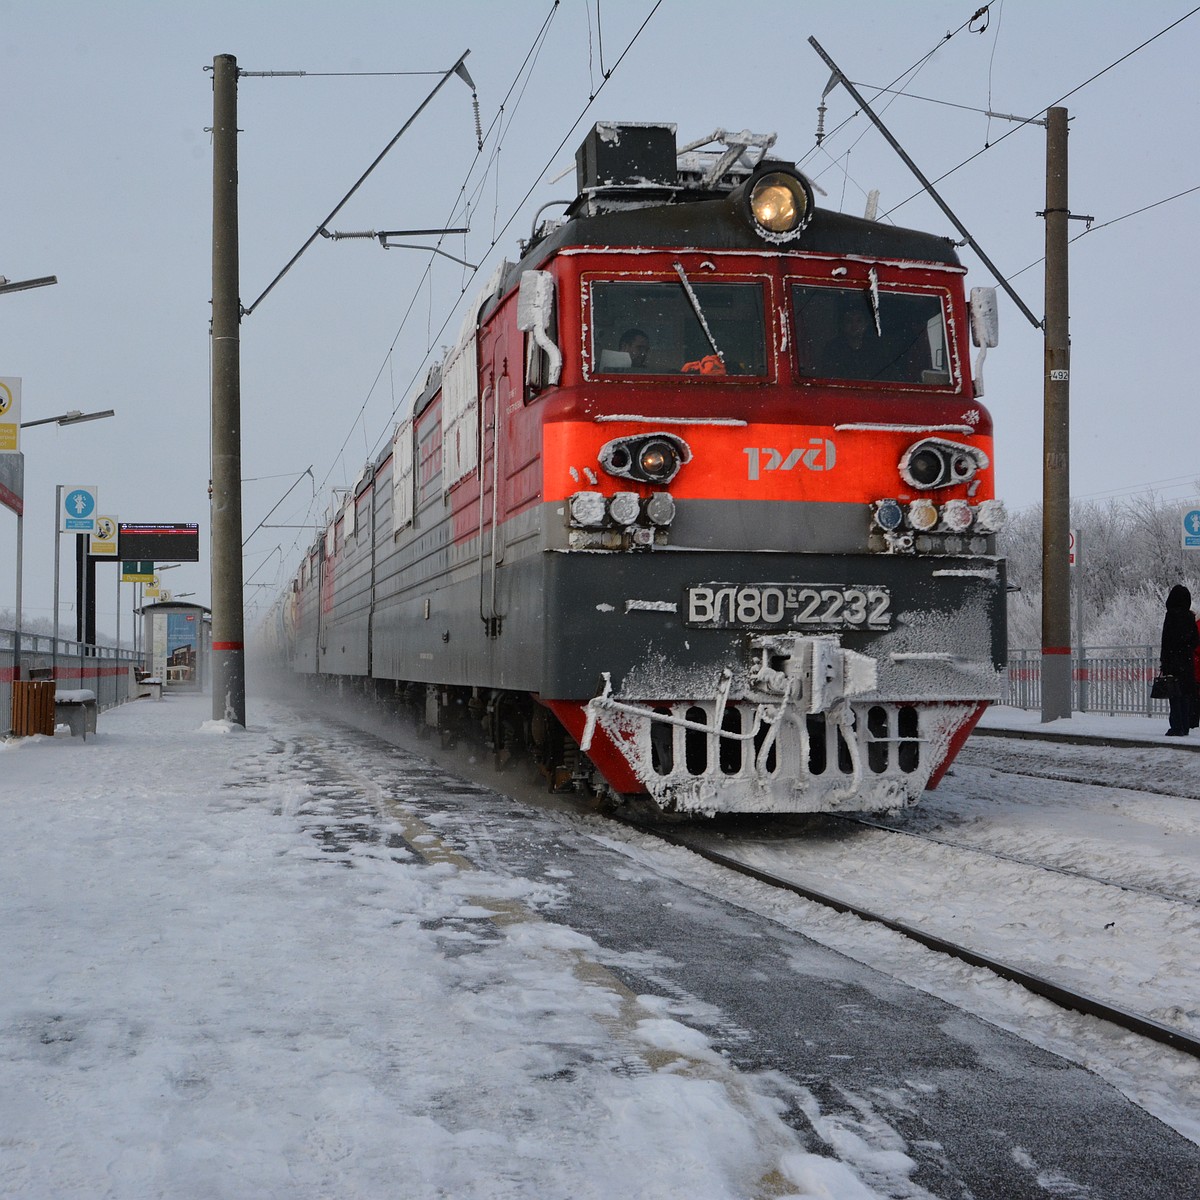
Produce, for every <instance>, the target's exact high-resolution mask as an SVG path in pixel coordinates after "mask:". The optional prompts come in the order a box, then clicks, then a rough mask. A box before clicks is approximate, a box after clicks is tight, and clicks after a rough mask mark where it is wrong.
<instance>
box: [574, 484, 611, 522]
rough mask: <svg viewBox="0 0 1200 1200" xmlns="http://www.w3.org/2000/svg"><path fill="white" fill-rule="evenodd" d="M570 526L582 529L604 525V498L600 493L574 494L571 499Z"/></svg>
mask: <svg viewBox="0 0 1200 1200" xmlns="http://www.w3.org/2000/svg"><path fill="white" fill-rule="evenodd" d="M571 524H572V525H579V526H582V527H583V528H585V529H586V528H588V527H589V526H593V527H594V526H598V525H603V524H604V497H603V495H601V493H600V492H576V493H575V494H574V495H573V496H572V497H571Z"/></svg>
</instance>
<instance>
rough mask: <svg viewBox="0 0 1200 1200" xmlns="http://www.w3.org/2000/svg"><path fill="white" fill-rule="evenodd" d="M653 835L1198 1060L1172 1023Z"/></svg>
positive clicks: (1199, 1049) (1197, 1051) (715, 853)
mask: <svg viewBox="0 0 1200 1200" xmlns="http://www.w3.org/2000/svg"><path fill="white" fill-rule="evenodd" d="M643 828H644V827H643ZM654 833H655V834H656V835H657V836H658V837H660V838H662V839H663V840H664V841H666V842H669V843H670V844H671V845H673V846H679V847H681V848H683V849H685V850H690V851H691V852H692V853H693V854H698V855H700V857H701V858H704V859H707V860H708V861H709V862H712V863H716V864H717V865H718V866H722V867H727V868H729V869H730V870H732V871H737V872H738V873H739V874H742V875H747V876H749V877H750V878H751V879H757V880H758V881H759V882H760V883H765V884H768V885H769V886H771V887H776V888H780V889H782V890H784V891H788V892H792V893H794V894H795V895H797V896H800V897H802V898H803V899H805V900H812V901H813V902H814V903H817V904H821V905H824V906H825V907H826V908H832V909H834V910H835V911H837V912H841V913H848V914H849V915H851V916H855V917H858V918H860V919H861V920H864V921H870V922H872V923H873V924H876V925H882V926H884V927H885V928H886V929H891V930H893V931H894V932H895V933H899V934H902V935H903V936H904V937H906V938H910V939H911V940H913V941H914V942H918V943H920V944H921V945H922V946H925V947H926V948H927V949H930V950H935V951H937V952H938V953H939V954H946V955H949V956H950V957H952V958H957V959H958V960H960V961H961V962H965V963H967V964H969V965H970V966H973V967H982V968H984V969H985V970H988V971H991V972H992V973H993V974H995V975H999V976H1000V978H1001V979H1007V980H1009V981H1010V982H1011V983H1016V984H1019V985H1020V986H1021V987H1023V988H1025V989H1026V991H1029V992H1031V993H1033V994H1034V995H1035V996H1041V997H1042V998H1043V999H1045V1000H1049V1001H1050V1002H1051V1003H1053V1004H1057V1005H1058V1006H1059V1007H1060V1008H1065V1009H1069V1010H1070V1011H1072V1012H1078V1013H1082V1014H1084V1015H1085V1016H1090V1017H1099V1018H1100V1019H1101V1020H1102V1021H1109V1022H1111V1023H1112V1024H1114V1025H1116V1026H1118V1027H1119V1028H1121V1029H1125V1030H1128V1031H1129V1032H1130V1033H1136V1034H1139V1035H1140V1036H1142V1037H1146V1038H1150V1039H1151V1040H1152V1041H1155V1042H1159V1043H1161V1044H1163V1045H1165V1046H1170V1047H1171V1048H1172V1049H1174V1050H1179V1051H1182V1052H1183V1053H1184V1054H1190V1055H1191V1056H1192V1057H1193V1058H1200V1038H1196V1037H1192V1036H1191V1035H1190V1034H1188V1033H1185V1032H1184V1031H1183V1030H1181V1029H1175V1028H1172V1027H1171V1026H1170V1025H1164V1024H1162V1023H1161V1022H1160V1021H1155V1020H1154V1019H1153V1018H1151V1017H1145V1016H1141V1015H1139V1014H1138V1013H1133V1012H1130V1011H1129V1010H1128V1009H1124V1008H1119V1007H1117V1006H1116V1005H1114V1004H1108V1003H1106V1002H1105V1001H1103V1000H1100V999H1098V998H1096V997H1095V996H1089V995H1086V994H1085V993H1083V992H1073V991H1071V989H1070V988H1066V987H1063V986H1061V985H1060V984H1057V983H1052V982H1051V981H1050V980H1048V979H1043V978H1042V977H1041V976H1039V975H1034V974H1031V973H1030V972H1029V971H1025V970H1022V969H1021V968H1020V967H1014V966H1013V965H1012V964H1010V963H1006V962H1002V961H1001V960H999V959H996V958H991V957H989V956H988V955H986V954H980V953H978V952H977V951H975V950H968V949H967V948H966V947H965V946H959V945H957V944H956V943H954V942H949V941H947V940H946V939H945V938H941V937H938V936H937V935H936V934H931V933H926V932H924V931H923V930H921V929H917V928H916V927H915V926H912V925H906V924H905V923H904V922H903V921H896V920H893V919H892V918H891V917H885V916H882V915H881V914H879V913H876V912H872V911H871V910H870V909H867V908H863V907H861V906H860V905H857V904H852V903H851V902H850V901H848V900H839V899H838V898H837V897H836V896H828V895H826V894H825V893H823V892H818V891H816V890H815V889H813V888H809V887H806V886H805V885H804V884H800V883H795V882H793V881H792V880H789V879H781V878H780V877H778V876H776V875H772V874H771V873H770V872H769V871H762V870H760V869H759V868H757V867H752V866H750V865H749V864H748V863H744V862H739V861H738V860H737V859H736V858H731V857H730V856H729V855H728V854H723V853H721V851H719V850H710V849H708V848H707V847H705V846H697V845H693V844H692V843H690V842H689V841H688V839H687V838H686V837H683V836H680V835H678V834H674V833H672V832H670V831H669V830H663V829H656V830H654Z"/></svg>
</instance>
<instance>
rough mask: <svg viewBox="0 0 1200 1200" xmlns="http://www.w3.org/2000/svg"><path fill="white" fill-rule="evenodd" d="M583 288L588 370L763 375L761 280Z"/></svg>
mask: <svg viewBox="0 0 1200 1200" xmlns="http://www.w3.org/2000/svg"><path fill="white" fill-rule="evenodd" d="M591 294H592V319H591V329H592V339H593V340H592V350H591V355H592V371H593V373H596V374H601V375H615V374H620V375H630V374H634V375H679V374H681V373H683V374H689V373H693V372H695V373H703V374H706V375H708V374H728V375H765V374H766V373H767V354H766V337H765V333H764V320H763V289H762V285H761V284H758V283H704V282H700V281H697V280H695V279H691V278H688V277H681V278H680V279H678V280H675V281H673V282H670V283H666V282H661V283H644V282H637V283H633V282H593V283H592V285H591ZM718 351H719V356H718V353H717V352H718ZM721 359H723V360H724V370H723V371H722V370H719V369H717V368H719V366H720V362H721Z"/></svg>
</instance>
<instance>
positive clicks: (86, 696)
mask: <svg viewBox="0 0 1200 1200" xmlns="http://www.w3.org/2000/svg"><path fill="white" fill-rule="evenodd" d="M54 723H55V725H67V726H69V727H70V730H71V736H72V737H75V736H76V735H79V736H81V737H82V738H83V740H84V741H85V742H86V741H87V735H88V734H89V733H95V732H96V693H95V692H93V691H91V690H90V689H89V688H77V689H76V690H74V691H58V692H55V693H54Z"/></svg>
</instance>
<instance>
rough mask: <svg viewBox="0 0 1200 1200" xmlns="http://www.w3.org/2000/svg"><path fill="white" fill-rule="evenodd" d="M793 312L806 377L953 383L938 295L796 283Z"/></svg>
mask: <svg viewBox="0 0 1200 1200" xmlns="http://www.w3.org/2000/svg"><path fill="white" fill-rule="evenodd" d="M792 314H793V319H794V321H795V325H796V352H797V354H798V355H799V360H800V369H801V372H802V373H803V374H805V375H808V376H812V377H814V378H819V379H852V380H856V381H860V380H861V381H867V382H871V381H878V382H887V383H906V384H924V385H926V386H931V387H936V386H940V387H946V386H947V385H948V384H950V383H951V382H952V379H951V374H950V363H949V358H948V356H947V350H946V324H945V319H944V317H943V314H942V302H941V299H940V298H939V297H938V296H936V295H930V294H929V293H919V294H918V293H910V292H893V291H882V290H881V291H879V292H877V293H875V294H874V295H872V292H871V291H869V290H868V289H866V288H855V289H852V288H831V287H812V286H810V285H807V284H802V283H796V284H793V285H792ZM877 316H878V321H876V317H877Z"/></svg>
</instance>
